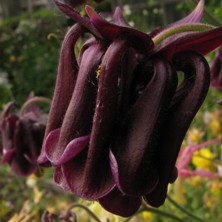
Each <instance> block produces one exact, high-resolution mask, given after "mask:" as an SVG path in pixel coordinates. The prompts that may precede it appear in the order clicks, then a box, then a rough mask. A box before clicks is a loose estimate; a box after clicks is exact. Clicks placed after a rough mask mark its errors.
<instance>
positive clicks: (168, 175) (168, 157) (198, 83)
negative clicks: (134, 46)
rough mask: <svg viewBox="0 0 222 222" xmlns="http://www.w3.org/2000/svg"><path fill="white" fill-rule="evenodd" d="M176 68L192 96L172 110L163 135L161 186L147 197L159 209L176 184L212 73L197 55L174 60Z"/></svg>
mask: <svg viewBox="0 0 222 222" xmlns="http://www.w3.org/2000/svg"><path fill="white" fill-rule="evenodd" d="M173 62H174V65H175V67H177V69H178V70H181V71H183V72H184V73H185V76H186V77H185V81H189V82H190V85H189V93H188V94H187V95H186V96H185V97H184V98H183V99H181V100H180V101H178V102H177V103H175V104H174V105H173V106H172V107H170V108H169V110H168V112H167V116H166V122H165V124H164V125H163V126H162V131H161V133H160V135H159V143H158V144H157V148H158V154H159V156H158V159H157V162H158V165H159V175H160V177H159V183H158V185H157V186H156V188H155V189H154V190H153V191H152V192H151V193H149V194H147V195H146V197H145V199H146V201H147V202H148V203H149V204H150V205H152V206H155V207H158V206H160V205H162V204H163V203H164V201H165V198H166V193H167V186H168V183H169V182H172V173H173V171H174V166H175V163H176V159H177V156H178V153H179V150H180V147H181V144H182V141H183V139H184V136H185V134H186V132H187V129H188V127H189V126H190V124H191V122H192V120H193V118H194V116H195V115H196V113H197V111H198V109H199V108H200V106H201V104H202V102H203V100H204V98H205V97H206V94H207V91H208V88H209V83H210V72H209V66H208V64H207V61H206V60H205V59H204V58H203V57H202V56H201V55H198V54H196V53H190V52H184V53H181V54H179V55H176V56H175V57H174V59H173Z"/></svg>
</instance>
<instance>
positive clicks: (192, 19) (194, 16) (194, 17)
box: [150, 0, 204, 38]
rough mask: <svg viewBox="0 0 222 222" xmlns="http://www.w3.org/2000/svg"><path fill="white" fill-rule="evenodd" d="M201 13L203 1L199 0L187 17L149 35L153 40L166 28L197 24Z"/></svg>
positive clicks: (201, 15)
mask: <svg viewBox="0 0 222 222" xmlns="http://www.w3.org/2000/svg"><path fill="white" fill-rule="evenodd" d="M203 12H204V0H200V1H199V3H198V4H197V6H196V8H195V9H194V10H193V11H192V12H191V13H190V14H189V15H187V16H186V17H184V18H182V19H180V20H178V21H176V22H174V23H171V24H169V25H167V26H165V27H162V28H159V29H156V30H154V31H152V32H151V33H150V35H151V36H152V38H153V37H155V36H156V35H157V34H159V33H161V32H162V31H165V30H166V29H167V28H171V27H174V26H177V25H183V24H189V23H198V22H200V21H201V19H202V17H203Z"/></svg>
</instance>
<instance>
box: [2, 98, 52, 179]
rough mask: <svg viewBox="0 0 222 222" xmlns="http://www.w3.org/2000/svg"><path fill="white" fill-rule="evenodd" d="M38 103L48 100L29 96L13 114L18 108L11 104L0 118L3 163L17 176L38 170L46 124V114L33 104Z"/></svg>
mask: <svg viewBox="0 0 222 222" xmlns="http://www.w3.org/2000/svg"><path fill="white" fill-rule="evenodd" d="M38 100H39V101H42V100H43V101H48V99H45V98H41V97H33V96H30V97H29V99H28V100H27V101H26V102H25V104H24V105H23V107H22V108H21V109H20V110H19V111H18V112H15V111H14V110H15V109H16V108H17V105H16V104H15V103H14V102H10V103H8V104H7V105H6V107H5V108H4V110H3V112H2V114H1V117H0V136H1V138H2V148H3V149H2V163H8V164H9V165H10V167H11V169H12V171H13V172H14V173H15V174H17V175H21V176H28V175H30V174H31V173H33V172H35V171H36V170H37V158H38V156H39V154H40V150H41V147H42V141H43V137H44V132H45V125H46V114H44V113H42V112H41V111H40V109H39V107H38V105H37V104H35V102H36V101H38Z"/></svg>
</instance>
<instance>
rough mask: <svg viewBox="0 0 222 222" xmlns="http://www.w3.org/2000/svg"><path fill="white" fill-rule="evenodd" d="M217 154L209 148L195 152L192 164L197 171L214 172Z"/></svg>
mask: <svg viewBox="0 0 222 222" xmlns="http://www.w3.org/2000/svg"><path fill="white" fill-rule="evenodd" d="M214 157H215V154H214V153H212V152H211V151H210V150H209V148H203V149H201V150H199V151H195V152H194V155H193V157H192V163H193V165H194V166H195V167H196V168H197V169H203V170H213V169H214V165H213V161H212V160H213V159H214Z"/></svg>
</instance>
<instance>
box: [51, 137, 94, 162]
mask: <svg viewBox="0 0 222 222" xmlns="http://www.w3.org/2000/svg"><path fill="white" fill-rule="evenodd" d="M89 139H90V135H87V136H81V137H78V138H75V139H73V140H72V141H70V142H69V143H68V145H67V146H66V149H65V151H64V152H63V154H62V156H61V157H60V159H59V160H58V162H54V163H53V164H54V165H61V164H64V163H66V162H68V161H69V160H71V159H72V158H74V157H75V156H77V155H78V154H79V153H80V152H82V151H83V150H84V149H86V148H87V146H88V144H89Z"/></svg>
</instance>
